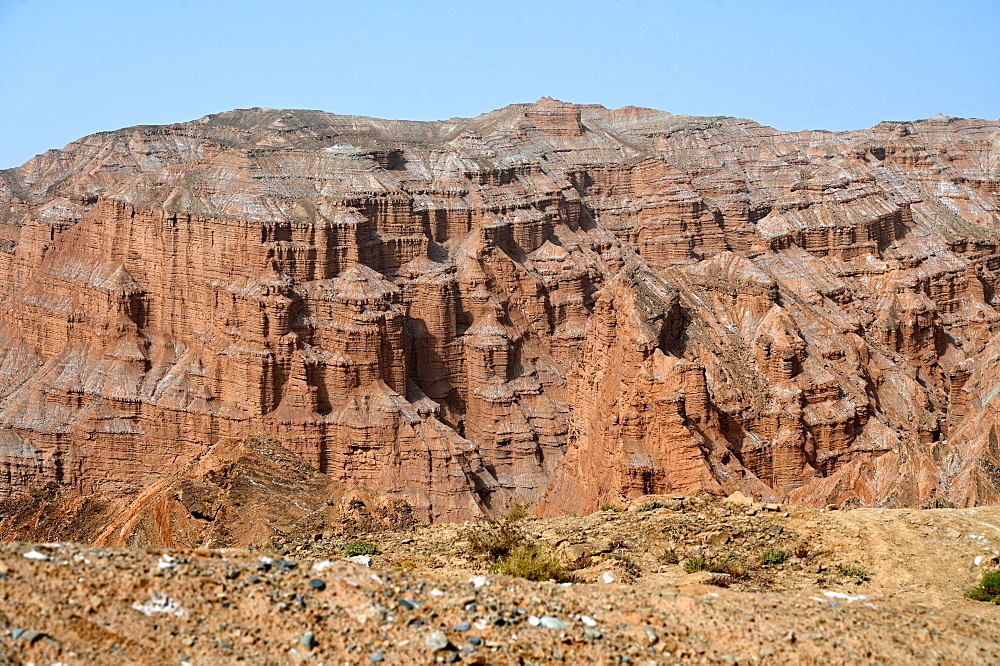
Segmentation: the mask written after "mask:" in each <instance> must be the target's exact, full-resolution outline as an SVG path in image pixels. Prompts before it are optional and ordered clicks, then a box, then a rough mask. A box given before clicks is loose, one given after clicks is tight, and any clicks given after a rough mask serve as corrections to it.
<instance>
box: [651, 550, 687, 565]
mask: <svg viewBox="0 0 1000 666" xmlns="http://www.w3.org/2000/svg"><path fill="white" fill-rule="evenodd" d="M656 559H658V560H659V561H660V562H663V563H664V564H678V563H680V561H681V558H680V557H678V556H677V553H675V552H674V551H672V550H665V551H663V554H662V555H660V556H659V557H658V558H656Z"/></svg>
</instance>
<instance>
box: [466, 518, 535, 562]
mask: <svg viewBox="0 0 1000 666" xmlns="http://www.w3.org/2000/svg"><path fill="white" fill-rule="evenodd" d="M464 536H465V540H466V541H468V542H469V551H470V552H471V553H472V554H473V555H479V556H485V557H486V558H487V559H489V560H491V561H493V562H496V561H497V560H498V559H500V558H501V557H505V556H507V555H509V554H510V552H511V551H512V550H514V548H516V547H517V546H518V545H520V543H521V542H522V541H524V531H523V530H521V527H520V526H519V525H517V524H516V523H509V522H505V521H499V520H487V521H483V522H479V523H476V524H475V525H473V526H472V527H469V528H468V529H467V530H466V531H465V533H464Z"/></svg>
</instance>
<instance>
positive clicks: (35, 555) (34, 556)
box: [24, 549, 49, 560]
mask: <svg viewBox="0 0 1000 666" xmlns="http://www.w3.org/2000/svg"><path fill="white" fill-rule="evenodd" d="M24 556H25V557H27V558H28V559H29V560H47V559H49V557H48V555H43V554H42V553H39V552H38V551H37V550H35V549H31V550H29V551H28V552H27V553H25V554H24Z"/></svg>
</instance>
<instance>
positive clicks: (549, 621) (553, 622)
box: [538, 615, 566, 629]
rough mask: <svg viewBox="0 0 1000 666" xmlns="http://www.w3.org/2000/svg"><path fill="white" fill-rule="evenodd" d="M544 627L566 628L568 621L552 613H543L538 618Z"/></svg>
mask: <svg viewBox="0 0 1000 666" xmlns="http://www.w3.org/2000/svg"><path fill="white" fill-rule="evenodd" d="M538 621H539V622H540V623H541V625H542V626H543V627H545V628H546V629H565V628H566V623H565V622H563V621H562V620H560V619H559V618H557V617H552V616H551V615H543V616H542V617H541V618H539V620H538Z"/></svg>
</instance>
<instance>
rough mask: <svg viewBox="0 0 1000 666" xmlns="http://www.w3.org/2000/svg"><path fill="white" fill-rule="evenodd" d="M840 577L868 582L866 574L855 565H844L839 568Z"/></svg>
mask: <svg viewBox="0 0 1000 666" xmlns="http://www.w3.org/2000/svg"><path fill="white" fill-rule="evenodd" d="M840 575H841V576H850V577H851V578H857V579H858V580H868V578H869V576H868V572H867V571H865V570H864V569H862V568H861V567H859V566H858V565H856V564H845V565H843V566H842V567H840Z"/></svg>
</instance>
